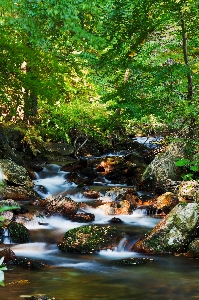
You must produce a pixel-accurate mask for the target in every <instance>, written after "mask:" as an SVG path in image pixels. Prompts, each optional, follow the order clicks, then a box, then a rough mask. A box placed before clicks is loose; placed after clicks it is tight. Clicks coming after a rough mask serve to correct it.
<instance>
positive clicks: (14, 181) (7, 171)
mask: <svg viewBox="0 0 199 300" xmlns="http://www.w3.org/2000/svg"><path fill="white" fill-rule="evenodd" d="M0 169H1V170H2V171H3V175H4V179H5V180H6V181H7V182H8V183H9V184H11V185H22V186H24V185H26V186H28V187H33V185H34V183H33V181H32V180H31V179H30V176H29V174H28V172H27V170H26V169H25V168H24V167H22V166H19V165H17V164H16V163H15V162H14V161H12V160H10V159H0Z"/></svg>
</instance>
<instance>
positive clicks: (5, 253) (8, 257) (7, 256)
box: [0, 248, 16, 264]
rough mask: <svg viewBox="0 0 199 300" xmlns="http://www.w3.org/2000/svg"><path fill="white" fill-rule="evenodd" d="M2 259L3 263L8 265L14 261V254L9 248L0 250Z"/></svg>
mask: <svg viewBox="0 0 199 300" xmlns="http://www.w3.org/2000/svg"><path fill="white" fill-rule="evenodd" d="M1 257H4V263H6V264H7V263H9V262H10V261H12V260H14V259H16V255H15V253H14V252H13V251H12V250H11V249H10V248H5V249H3V250H0V258H1Z"/></svg>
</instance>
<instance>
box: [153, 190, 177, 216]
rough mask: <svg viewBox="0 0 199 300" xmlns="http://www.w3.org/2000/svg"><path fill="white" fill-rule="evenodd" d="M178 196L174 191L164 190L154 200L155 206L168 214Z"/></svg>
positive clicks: (175, 203)
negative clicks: (164, 191)
mask: <svg viewBox="0 0 199 300" xmlns="http://www.w3.org/2000/svg"><path fill="white" fill-rule="evenodd" d="M178 202H179V201H178V198H177V196H176V195H175V194H174V193H171V192H166V193H164V194H162V195H160V196H159V197H158V198H157V201H156V208H157V209H158V210H159V209H160V210H162V211H163V212H164V213H165V214H168V213H169V212H170V211H171V210H172V209H173V208H174V207H175V206H176V205H177V204H178Z"/></svg>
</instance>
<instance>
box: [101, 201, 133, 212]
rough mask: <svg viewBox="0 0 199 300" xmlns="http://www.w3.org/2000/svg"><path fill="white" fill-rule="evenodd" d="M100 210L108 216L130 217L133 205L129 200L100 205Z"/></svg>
mask: <svg viewBox="0 0 199 300" xmlns="http://www.w3.org/2000/svg"><path fill="white" fill-rule="evenodd" d="M99 209H100V210H102V211H103V213H104V214H106V215H129V214H130V213H131V212H132V210H131V204H130V202H129V201H127V200H121V201H120V202H116V201H112V202H107V203H105V204H102V205H100V206H99Z"/></svg>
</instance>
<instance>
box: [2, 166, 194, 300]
mask: <svg viewBox="0 0 199 300" xmlns="http://www.w3.org/2000/svg"><path fill="white" fill-rule="evenodd" d="M36 175H37V178H36V179H35V180H34V183H35V190H36V191H37V192H38V193H39V194H40V196H41V197H42V198H46V197H47V196H50V195H59V194H63V195H68V196H70V197H71V198H72V199H73V200H75V201H76V202H86V203H87V204H88V205H86V206H85V208H81V211H82V210H83V211H85V212H91V213H94V214H95V221H93V222H92V224H98V225H106V224H108V221H109V220H110V219H111V218H112V216H110V215H109V216H107V215H105V214H104V213H103V211H101V210H99V209H98V208H94V207H92V206H91V205H90V204H91V202H92V201H93V200H91V199H88V198H85V197H84V196H83V195H82V193H81V192H80V189H79V188H78V187H77V186H76V185H75V184H74V183H70V182H68V181H67V179H66V176H65V175H66V172H63V171H60V165H58V164H56V163H55V164H49V165H45V166H44V169H43V171H42V172H40V173H38V174H36ZM96 184H97V185H98V186H100V183H99V182H98V183H96ZM109 185H110V183H109V182H105V183H101V186H105V187H109ZM41 186H42V187H43V188H42V189H41V188H40V187H41ZM114 186H116V185H114ZM95 187H96V186H95ZM91 188H92V187H91ZM22 204H23V205H24V201H23V203H22ZM27 205H28V203H27ZM30 209H35V207H32V208H30ZM119 218H120V219H121V220H122V221H123V223H122V224H113V226H114V227H118V228H119V229H122V230H123V231H124V232H128V233H129V236H128V237H127V238H130V239H131V240H132V243H133V242H135V241H136V239H138V237H139V236H142V235H144V234H145V233H147V231H149V230H151V229H152V228H153V227H154V226H155V225H156V224H157V223H158V222H159V221H160V217H158V216H155V215H153V216H149V215H147V214H146V212H145V211H144V210H143V211H142V210H136V211H134V212H133V214H131V215H119ZM39 222H42V223H43V224H44V225H40V224H39ZM84 224H85V223H83V224H82V223H76V222H72V221H70V220H64V219H62V218H59V217H50V218H41V217H40V216H38V217H35V219H34V220H32V221H27V223H26V224H25V226H26V227H27V228H28V229H29V230H30V232H31V240H32V242H31V243H28V244H10V241H9V237H8V238H7V240H6V241H4V243H5V244H6V243H7V244H6V246H9V247H10V248H11V249H12V250H13V251H14V253H15V254H16V255H17V256H19V257H20V256H21V257H26V258H28V259H35V260H39V261H42V262H44V263H45V264H47V265H48V266H49V267H46V268H43V269H39V270H30V269H25V268H22V267H20V266H13V268H10V269H12V270H7V271H5V287H0V291H1V292H0V293H1V294H0V295H1V296H0V299H2V300H11V299H15V300H16V299H22V300H23V299H24V300H25V299H30V298H31V296H33V295H34V296H35V295H38V299H39V295H40V296H44V295H45V296H46V297H49V298H50V299H56V300H84V299H87V300H101V299H109V300H116V299H120V300H138V299H140V300H141V299H146V300H156V299H157V300H159V299H161V300H162V299H163V300H176V299H177V300H178V299H179V300H181V299H183V300H184V299H189V300H190V299H194V300H195V299H199V293H198V277H199V261H198V260H197V259H188V258H186V257H183V256H173V255H155V256H154V255H150V256H149V255H144V254H140V253H134V252H129V251H128V249H127V248H125V239H126V238H123V239H122V240H121V241H120V243H119V244H118V246H117V247H115V249H113V250H103V251H100V252H99V253H95V254H91V255H87V254H84V255H81V254H71V253H68V254H67V253H62V252H61V251H60V250H59V249H58V248H57V243H58V242H60V241H61V240H62V238H63V235H64V233H65V232H66V231H67V230H69V229H72V228H75V227H78V226H82V225H84ZM89 224H90V223H89ZM130 257H147V258H149V262H148V263H146V264H141V265H131V266H115V265H113V264H111V261H113V260H116V259H123V258H130Z"/></svg>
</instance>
